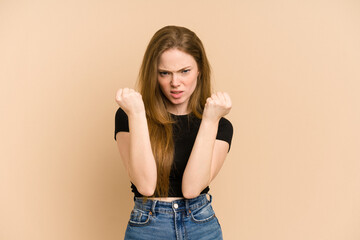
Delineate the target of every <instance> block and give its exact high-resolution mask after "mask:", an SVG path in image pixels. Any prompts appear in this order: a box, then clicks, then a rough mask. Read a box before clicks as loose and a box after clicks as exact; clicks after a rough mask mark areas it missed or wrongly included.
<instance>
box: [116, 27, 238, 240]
mask: <svg viewBox="0 0 360 240" xmlns="http://www.w3.org/2000/svg"><path fill="white" fill-rule="evenodd" d="M138 89H139V92H137V91H135V90H133V89H128V88H124V89H119V90H118V91H117V93H116V102H117V103H118V104H119V106H120V107H119V109H118V110H117V112H116V115H115V136H114V137H115V140H116V141H117V145H118V148H119V152H120V157H121V159H122V161H123V163H124V165H125V168H126V171H127V173H128V175H129V178H130V181H131V187H132V191H133V192H134V195H135V197H134V202H135V206H134V209H133V210H132V212H131V215H130V220H129V222H128V226H127V229H126V233H125V239H140V240H142V239H144V240H145V239H146V240H148V239H157V240H159V239H166V240H172V239H196V240H201V239H204V240H205V239H222V232H221V227H220V224H219V222H218V219H217V218H216V216H215V213H214V211H213V209H212V207H211V200H212V197H211V195H210V194H208V192H209V187H208V186H209V184H210V182H211V181H212V180H213V179H214V178H215V177H216V175H217V174H218V172H219V171H220V169H221V167H222V165H223V163H224V161H225V158H226V155H227V153H228V151H229V150H230V145H231V139H232V134H233V128H232V124H231V123H230V121H228V120H227V119H225V118H224V116H225V115H226V114H227V113H229V111H230V109H231V100H230V97H229V95H228V94H227V93H223V92H217V93H213V94H211V85H210V65H209V62H208V60H207V57H206V54H205V50H204V47H203V45H202V43H201V41H200V39H199V38H198V37H197V36H196V34H195V33H194V32H192V31H190V30H189V29H187V28H184V27H178V26H166V27H164V28H162V29H160V30H158V31H157V32H156V33H155V35H154V36H153V37H152V39H151V41H150V43H149V45H148V47H147V49H146V52H145V55H144V59H143V62H142V65H141V68H140V73H139V79H138Z"/></svg>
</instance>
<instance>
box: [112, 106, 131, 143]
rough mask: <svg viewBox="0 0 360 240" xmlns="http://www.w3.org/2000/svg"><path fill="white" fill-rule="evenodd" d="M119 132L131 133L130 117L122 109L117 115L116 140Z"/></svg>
mask: <svg viewBox="0 0 360 240" xmlns="http://www.w3.org/2000/svg"><path fill="white" fill-rule="evenodd" d="M118 132H129V120H128V116H127V115H126V113H125V112H124V110H122V109H121V108H120V107H119V109H118V110H117V111H116V114H115V132H114V139H115V140H116V134H117V133H118Z"/></svg>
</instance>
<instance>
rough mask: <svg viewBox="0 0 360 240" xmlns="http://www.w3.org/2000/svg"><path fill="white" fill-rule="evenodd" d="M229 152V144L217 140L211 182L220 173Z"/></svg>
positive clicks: (212, 161)
mask: <svg viewBox="0 0 360 240" xmlns="http://www.w3.org/2000/svg"><path fill="white" fill-rule="evenodd" d="M228 150H229V143H228V142H226V141H223V140H218V139H216V140H215V144H214V149H213V154H212V159H211V178H210V182H211V181H212V180H214V178H215V177H216V176H217V174H218V173H219V171H220V169H221V167H222V166H223V164H224V162H225V159H226V156H227V153H228Z"/></svg>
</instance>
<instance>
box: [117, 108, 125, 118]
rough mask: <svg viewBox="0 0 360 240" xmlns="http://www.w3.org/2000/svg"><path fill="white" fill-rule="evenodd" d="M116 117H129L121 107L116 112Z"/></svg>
mask: <svg viewBox="0 0 360 240" xmlns="http://www.w3.org/2000/svg"><path fill="white" fill-rule="evenodd" d="M115 117H117V118H127V115H126V113H125V112H124V110H122V108H121V107H119V108H118V109H117V111H116V113H115Z"/></svg>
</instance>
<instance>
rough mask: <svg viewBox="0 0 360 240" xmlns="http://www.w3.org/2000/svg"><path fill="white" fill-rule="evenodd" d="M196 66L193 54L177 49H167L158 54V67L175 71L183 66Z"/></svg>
mask: <svg viewBox="0 0 360 240" xmlns="http://www.w3.org/2000/svg"><path fill="white" fill-rule="evenodd" d="M188 66H191V67H197V64H196V61H195V59H194V57H193V56H191V55H190V54H188V53H185V52H183V51H180V50H178V49H169V50H166V51H165V52H163V53H162V54H161V55H160V58H159V63H158V68H160V69H163V70H169V71H177V70H179V69H182V68H184V67H188Z"/></svg>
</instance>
